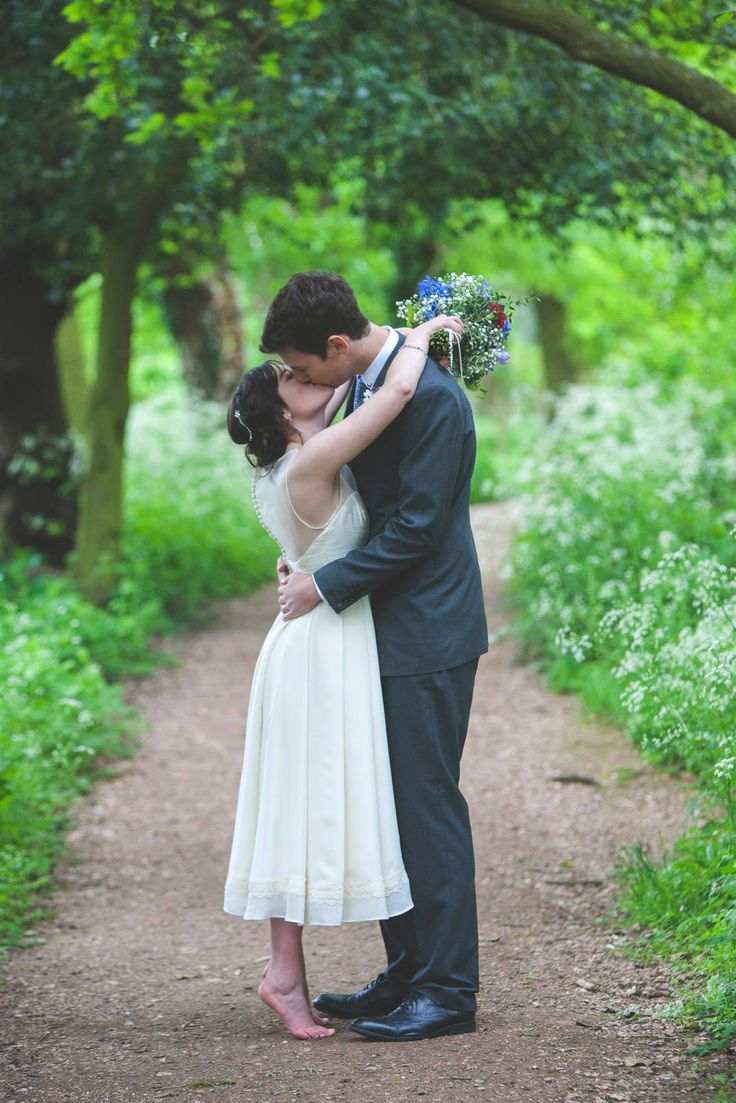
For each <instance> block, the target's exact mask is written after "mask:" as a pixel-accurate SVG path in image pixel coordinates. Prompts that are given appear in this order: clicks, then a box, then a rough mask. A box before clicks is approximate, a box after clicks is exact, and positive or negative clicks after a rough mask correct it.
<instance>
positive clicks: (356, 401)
mask: <svg viewBox="0 0 736 1103" xmlns="http://www.w3.org/2000/svg"><path fill="white" fill-rule="evenodd" d="M366 389H367V388H366V385H365V383H364V382H363V376H362V375H356V377H355V394H354V395H353V409H354V410H357V409H358V406H362V405H363V399H364V398H365V392H366Z"/></svg>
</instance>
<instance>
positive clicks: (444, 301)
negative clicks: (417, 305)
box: [419, 276, 452, 318]
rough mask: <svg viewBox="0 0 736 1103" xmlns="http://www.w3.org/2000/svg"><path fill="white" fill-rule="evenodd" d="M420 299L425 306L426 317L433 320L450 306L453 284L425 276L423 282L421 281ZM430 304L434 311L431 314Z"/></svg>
mask: <svg viewBox="0 0 736 1103" xmlns="http://www.w3.org/2000/svg"><path fill="white" fill-rule="evenodd" d="M419 298H420V299H421V300H422V302H423V303H424V304H425V307H424V313H425V315H426V316H427V317H428V318H433V317H434V315H435V314H437V313H439V312H440V310H441V309H443V308H447V307H448V306H449V305H450V300H451V298H452V284H449V283H445V281H444V280H442V279H438V280H435V279H432V277H431V276H425V277H424V279H423V280H420V281H419ZM430 302H431V304H432V307H433V308H434V309H433V311H432V313H431V314H427V309H428V305H429V303H430Z"/></svg>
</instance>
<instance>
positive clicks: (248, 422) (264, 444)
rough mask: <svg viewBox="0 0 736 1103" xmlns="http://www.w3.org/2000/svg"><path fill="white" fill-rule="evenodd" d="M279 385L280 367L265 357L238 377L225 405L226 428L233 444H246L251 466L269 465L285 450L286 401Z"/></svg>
mask: <svg viewBox="0 0 736 1103" xmlns="http://www.w3.org/2000/svg"><path fill="white" fill-rule="evenodd" d="M278 385H279V366H278V364H276V363H275V361H273V360H266V361H265V363H263V364H259V365H258V367H256V368H251V370H250V371H249V372H246V373H245V375H244V376H242V377H241V380H240V382H239V383H238V385H237V387H236V389H235V394H234V395H233V397H232V398H231V399H230V405H229V406H228V408H227V431H228V433H229V434H230V437H231V439H232V440H234V441H235V443H236V444H244V445H245V456H246V459H247V460H248V463H250V464H251V465H252V466H253V467H268V466H269V465H270V464H272V463H275V462H276V460H277V459H279V458H280V457H281V456H283V454H284V452H285V451H286V445H287V443H288V435H287V434H288V428H287V425H286V422H285V421H284V416H283V415H284V411H285V410H286V404H285V403H284V401H283V399H282V398H281V395H280V394H279V392H278Z"/></svg>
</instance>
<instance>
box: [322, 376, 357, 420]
mask: <svg viewBox="0 0 736 1103" xmlns="http://www.w3.org/2000/svg"><path fill="white" fill-rule="evenodd" d="M350 383H351V380H350V379H348V380H347V382H345V383H341V384H340V386H339V387H335V393H334V394H333V396H332V398H331V399H330V401H329V402H328V403H327V407H326V409H325V425H331V424H332V419H333V417H334V416H335V414H336V413H337V411H338V410H339V409H340V407H341V406H342V404H343V402H344V401H345V396H346V394H347V393H348V391H349V390H350Z"/></svg>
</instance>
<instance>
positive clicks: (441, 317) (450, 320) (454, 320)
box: [411, 314, 465, 337]
mask: <svg viewBox="0 0 736 1103" xmlns="http://www.w3.org/2000/svg"><path fill="white" fill-rule="evenodd" d="M438 329H451V330H452V332H453V333H457V335H458V337H462V335H463V330H464V329H465V323H464V322H463V320H462V318H460V317H458V315H457V314H438V315H437V317H436V318H430V319H429V320H428V321H426V322H422V323H421V325H418V326H415V327H414V329H413V330H412V331H411V332H412V333H416V334H419V333H426V334H427V336H430V337H431V335H432V334H433V333H436V332H437V330H438Z"/></svg>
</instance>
